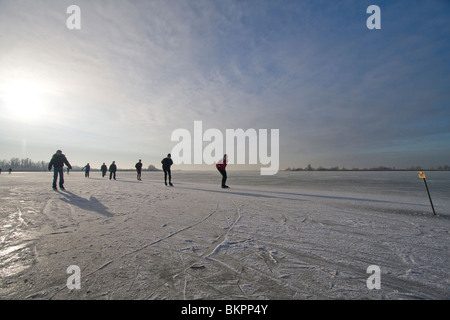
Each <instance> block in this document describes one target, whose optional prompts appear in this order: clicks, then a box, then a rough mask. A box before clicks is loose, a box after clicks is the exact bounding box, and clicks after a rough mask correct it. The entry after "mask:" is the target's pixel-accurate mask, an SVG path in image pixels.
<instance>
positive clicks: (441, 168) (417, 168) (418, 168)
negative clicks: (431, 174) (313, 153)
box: [285, 164, 450, 171]
mask: <svg viewBox="0 0 450 320" xmlns="http://www.w3.org/2000/svg"><path fill="white" fill-rule="evenodd" d="M421 170H426V171H449V170H450V166H449V165H444V166H438V167H436V168H422V167H421V166H412V167H409V168H406V169H397V168H396V167H385V166H378V167H372V168H364V169H360V168H351V169H347V168H345V167H342V168H339V167H338V166H336V167H330V168H324V167H322V166H319V167H318V168H313V167H312V166H311V164H308V165H307V166H306V167H305V168H290V167H289V168H287V169H285V171H421Z"/></svg>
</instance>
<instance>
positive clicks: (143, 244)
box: [0, 172, 450, 299]
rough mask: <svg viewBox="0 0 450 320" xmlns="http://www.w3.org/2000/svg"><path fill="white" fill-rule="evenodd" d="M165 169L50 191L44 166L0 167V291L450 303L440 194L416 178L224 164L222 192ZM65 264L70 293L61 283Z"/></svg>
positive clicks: (447, 220)
mask: <svg viewBox="0 0 450 320" xmlns="http://www.w3.org/2000/svg"><path fill="white" fill-rule="evenodd" d="M283 174H284V175H285V176H283ZM328 174H329V175H331V173H328ZM177 175H178V176H177ZM173 176H174V183H175V187H174V188H169V187H165V186H164V184H163V180H162V173H159V172H154V173H150V172H144V173H143V177H142V179H143V181H136V177H135V173H133V172H119V173H118V180H117V181H114V180H113V181H111V180H109V179H107V177H105V178H102V177H101V174H100V173H96V172H92V173H91V178H89V179H87V178H85V177H84V176H83V174H82V173H80V172H71V173H70V175H66V176H65V180H66V184H65V186H66V189H67V191H53V190H52V189H51V180H52V173H20V172H15V173H13V174H11V175H6V174H2V175H0V201H1V211H0V267H1V269H0V270H1V271H0V272H1V274H0V277H1V278H0V298H1V299H448V298H450V285H449V283H450V277H449V262H450V259H449V256H450V254H449V244H450V238H449V226H450V210H449V209H450V203H449V200H448V199H447V198H446V197H445V196H443V195H444V194H445V192H442V190H441V191H439V192H436V194H437V196H436V198H435V199H433V200H434V201H435V207H436V211H437V212H438V216H433V214H432V212H431V209H430V205H429V203H428V199H427V197H426V194H425V190H424V189H422V187H423V186H422V185H419V187H418V188H419V189H417V190H419V191H420V192H419V191H417V190H409V189H408V187H407V184H404V185H403V184H401V183H397V184H395V183H394V184H393V185H391V188H392V189H391V191H386V188H378V187H377V186H375V184H374V183H371V184H367V183H364V181H363V180H360V181H359V182H358V179H357V178H352V179H351V181H352V182H351V184H350V183H348V184H347V186H348V188H346V187H345V184H342V185H338V184H334V185H331V184H330V183H328V184H327V183H326V182H325V181H323V179H324V178H323V177H324V176H323V175H322V176H320V175H316V178H317V181H316V182H315V184H314V186H313V185H312V184H311V183H310V184H308V183H306V182H305V184H304V185H301V184H300V185H298V184H290V183H286V187H280V186H279V185H278V186H274V185H272V183H271V182H270V181H269V180H267V183H260V184H258V185H256V183H249V185H245V183H244V182H242V181H244V180H245V179H242V178H241V180H242V181H240V183H239V184H233V172H230V173H229V185H230V186H231V189H229V190H223V189H221V188H220V185H219V183H220V177H219V176H217V177H215V176H214V175H211V177H213V178H214V177H215V179H216V180H217V181H215V180H214V179H212V180H211V179H210V178H209V177H207V178H204V179H203V180H202V177H204V176H202V175H201V174H198V177H199V179H195V177H196V173H189V174H188V173H186V174H183V173H177V172H174V174H173ZM305 177H306V176H305ZM307 178H308V179H309V180H308V181H310V182H311V181H314V176H313V175H311V174H309V176H308V177H307ZM280 179H284V180H283V181H288V180H289V179H288V176H287V173H282V174H281V176H280ZM305 179H306V178H305ZM210 180H211V181H210ZM252 181H254V180H252ZM328 181H329V179H328ZM366 182H367V181H366ZM416 182H417V181H416ZM447 194H448V192H447ZM71 265H77V266H79V267H80V270H81V277H80V279H81V289H79V290H77V289H72V290H70V289H69V288H68V287H67V286H66V284H67V279H68V278H69V276H71V274H67V272H66V270H67V268H68V267H69V266H71ZM370 265H378V266H379V267H380V269H381V278H380V280H381V289H379V290H376V289H375V290H369V289H368V288H367V285H366V281H367V279H368V278H369V276H370V274H368V273H367V268H368V267H369V266H370Z"/></svg>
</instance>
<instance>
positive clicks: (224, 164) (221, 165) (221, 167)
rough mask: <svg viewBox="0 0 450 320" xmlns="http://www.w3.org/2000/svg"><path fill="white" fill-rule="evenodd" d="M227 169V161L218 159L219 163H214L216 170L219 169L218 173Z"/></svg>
mask: <svg viewBox="0 0 450 320" xmlns="http://www.w3.org/2000/svg"><path fill="white" fill-rule="evenodd" d="M226 167H227V160H226V159H223V158H222V159H220V160H219V161H217V163H216V168H217V169H219V170H220V171H225V168H226Z"/></svg>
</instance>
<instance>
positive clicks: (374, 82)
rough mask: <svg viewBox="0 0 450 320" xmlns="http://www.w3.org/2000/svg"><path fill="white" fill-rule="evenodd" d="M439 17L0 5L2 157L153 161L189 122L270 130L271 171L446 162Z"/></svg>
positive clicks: (305, 6) (74, 0) (429, 4)
mask: <svg viewBox="0 0 450 320" xmlns="http://www.w3.org/2000/svg"><path fill="white" fill-rule="evenodd" d="M70 5H77V6H78V7H79V9H80V12H79V16H75V15H74V14H75V12H74V11H69V13H68V10H67V9H68V7H69V6H70ZM370 5H377V6H378V7H379V8H380V24H381V29H369V28H368V27H367V20H368V19H370V17H371V16H372V14H373V12H370V13H367V8H368V7H369V6H370ZM449 14H450V1H448V0H430V1H412V0H398V1H384V0H383V1H381V0H370V1H365V0H339V1H332V0H323V1H320V0H311V1H309V0H308V1H307V0H305V1H303V0H293V1H277V0H270V1H269V0H248V1H247V0H238V1H232V0H220V1H219V0H161V1H158V0H156V1H138V0H134V1H126V0H117V1H115V0H105V1H102V0H96V1H87V0H82V1H81V0H70V1H64V0H45V1H40V0H23V1H20V0H17V1H12V0H0V30H1V34H0V159H10V158H12V157H17V158H30V159H32V160H33V161H41V160H45V161H49V160H50V158H51V156H52V155H53V153H55V151H56V150H57V149H61V150H62V151H63V153H65V154H66V156H67V158H68V160H69V161H70V162H71V164H72V165H79V166H84V165H85V164H86V163H88V162H89V163H90V164H91V166H92V167H94V168H99V167H100V165H101V164H102V163H103V162H106V163H107V164H109V163H111V162H112V161H113V160H114V161H116V163H117V165H118V167H119V168H133V167H134V164H135V163H136V162H137V160H138V159H142V162H143V163H144V167H147V166H148V165H150V164H153V165H155V166H157V167H159V166H160V161H161V159H162V158H164V157H165V156H166V154H167V153H170V152H171V151H172V150H173V148H174V147H175V146H176V145H177V144H178V143H179V142H180V140H179V141H172V139H171V138H172V133H173V132H174V131H175V130H178V129H186V130H187V131H188V132H190V133H192V137H191V138H192V140H194V139H193V135H194V121H201V122H202V127H203V131H206V130H207V129H210V128H211V129H217V130H218V132H222V133H223V135H224V137H225V132H226V130H227V129H234V130H236V129H243V130H248V129H255V130H257V132H259V131H258V130H260V129H267V130H269V131H270V130H271V129H278V130H279V143H278V145H277V144H275V143H273V146H272V145H268V148H269V150H270V148H271V147H274V148H276V150H278V152H279V168H280V170H282V169H284V168H287V167H302V168H304V167H306V166H307V165H308V164H311V165H312V166H313V167H319V166H323V167H331V166H339V167H346V168H354V167H358V168H368V167H374V166H390V167H392V166H394V167H396V168H407V167H410V166H422V167H437V166H439V165H447V164H450V147H449V145H450V144H449V141H450V41H449V40H450V19H448V17H449ZM76 17H79V20H74V19H75V18H76ZM68 22H70V23H73V22H78V23H79V29H77V28H75V29H73V28H69V27H68ZM70 23H69V25H70ZM257 138H260V137H257ZM193 144H194V142H192V145H193ZM206 145H208V142H204V143H203V145H202V146H203V147H204V146H206ZM274 150H275V149H273V150H272V152H275V151H274ZM217 156H218V157H219V155H217ZM174 158H176V156H174ZM174 160H175V159H174ZM261 166H262V165H256V166H251V167H250V168H255V167H256V168H259V167H261ZM176 167H177V169H191V170H197V169H211V167H212V165H210V164H203V165H200V164H190V165H188V164H180V163H179V164H178V165H176ZM235 167H236V168H241V167H245V166H239V165H236V166H235ZM246 168H247V167H246ZM174 169H175V168H174ZM229 169H231V168H229Z"/></svg>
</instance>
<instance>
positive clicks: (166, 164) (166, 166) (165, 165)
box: [161, 158, 173, 170]
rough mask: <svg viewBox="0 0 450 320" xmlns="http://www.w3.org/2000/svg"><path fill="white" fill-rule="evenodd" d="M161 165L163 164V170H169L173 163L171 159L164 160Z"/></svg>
mask: <svg viewBox="0 0 450 320" xmlns="http://www.w3.org/2000/svg"><path fill="white" fill-rule="evenodd" d="M161 163H162V167H163V170H169V169H170V166H171V165H172V164H173V161H172V159H170V158H164V159H162V160H161Z"/></svg>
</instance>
